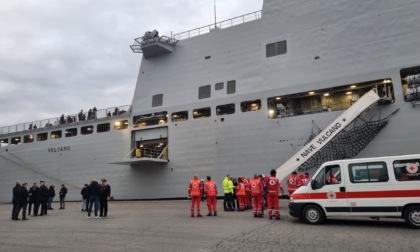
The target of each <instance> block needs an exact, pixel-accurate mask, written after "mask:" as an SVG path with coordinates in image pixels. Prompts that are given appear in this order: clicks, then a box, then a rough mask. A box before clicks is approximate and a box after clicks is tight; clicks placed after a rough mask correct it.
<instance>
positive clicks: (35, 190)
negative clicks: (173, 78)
mask: <svg viewBox="0 0 420 252" xmlns="http://www.w3.org/2000/svg"><path fill="white" fill-rule="evenodd" d="M27 186H28V183H26V182H24V183H21V182H20V181H16V185H15V187H13V198H12V203H13V209H12V220H20V218H18V217H19V213H20V211H22V220H28V218H27V216H29V215H31V212H32V210H33V212H32V213H33V215H32V216H43V215H47V213H48V210H54V208H52V205H51V204H52V202H53V199H54V197H55V185H50V186H49V187H47V185H46V184H45V181H42V180H41V181H39V187H38V185H37V183H36V182H34V183H33V185H32V187H31V188H29V190H28V189H27ZM66 195H67V188H66V187H65V185H64V184H62V185H61V189H60V192H59V197H60V208H59V209H64V208H65V198H66ZM32 207H33V209H32ZM40 208H41V209H40ZM27 210H28V212H27V213H26V211H27Z"/></svg>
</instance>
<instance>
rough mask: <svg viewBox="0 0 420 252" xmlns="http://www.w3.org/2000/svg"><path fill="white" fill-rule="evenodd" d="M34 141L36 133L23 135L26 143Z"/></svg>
mask: <svg viewBox="0 0 420 252" xmlns="http://www.w3.org/2000/svg"><path fill="white" fill-rule="evenodd" d="M33 141H34V135H25V136H24V137H23V142H24V143H32V142H33Z"/></svg>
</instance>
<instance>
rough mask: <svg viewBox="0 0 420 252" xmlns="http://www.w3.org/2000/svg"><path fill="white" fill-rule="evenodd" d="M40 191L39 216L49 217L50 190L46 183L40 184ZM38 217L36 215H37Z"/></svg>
mask: <svg viewBox="0 0 420 252" xmlns="http://www.w3.org/2000/svg"><path fill="white" fill-rule="evenodd" d="M39 185H40V186H39V190H38V206H39V205H41V213H40V214H39V216H42V215H44V214H45V215H47V202H48V197H49V195H50V194H49V192H48V188H47V186H46V185H45V182H44V181H42V180H41V181H40V182H39ZM35 216H36V215H35Z"/></svg>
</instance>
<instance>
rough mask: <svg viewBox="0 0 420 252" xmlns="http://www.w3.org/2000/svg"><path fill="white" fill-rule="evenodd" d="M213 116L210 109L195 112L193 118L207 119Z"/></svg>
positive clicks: (200, 109)
mask: <svg viewBox="0 0 420 252" xmlns="http://www.w3.org/2000/svg"><path fill="white" fill-rule="evenodd" d="M210 116H211V109H210V108H199V109H194V110H193V118H194V119H199V118H206V117H210Z"/></svg>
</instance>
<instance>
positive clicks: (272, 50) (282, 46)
mask: <svg viewBox="0 0 420 252" xmlns="http://www.w3.org/2000/svg"><path fill="white" fill-rule="evenodd" d="M286 53H287V41H286V40H283V41H279V42H275V43H271V44H267V45H266V46H265V54H266V57H267V58H269V57H274V56H277V55H282V54H286Z"/></svg>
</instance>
